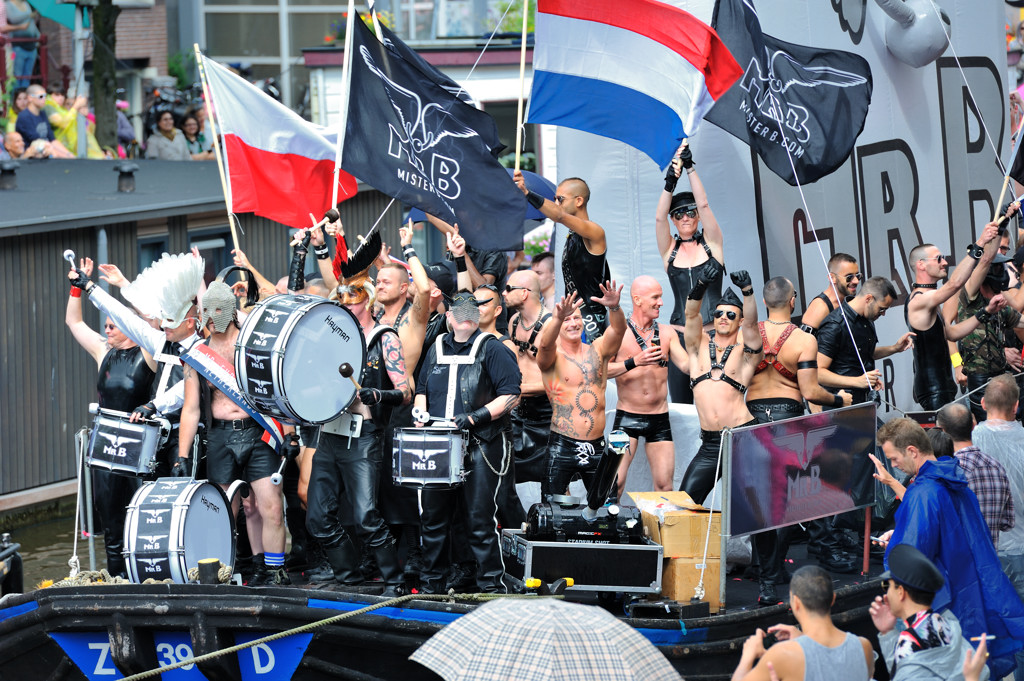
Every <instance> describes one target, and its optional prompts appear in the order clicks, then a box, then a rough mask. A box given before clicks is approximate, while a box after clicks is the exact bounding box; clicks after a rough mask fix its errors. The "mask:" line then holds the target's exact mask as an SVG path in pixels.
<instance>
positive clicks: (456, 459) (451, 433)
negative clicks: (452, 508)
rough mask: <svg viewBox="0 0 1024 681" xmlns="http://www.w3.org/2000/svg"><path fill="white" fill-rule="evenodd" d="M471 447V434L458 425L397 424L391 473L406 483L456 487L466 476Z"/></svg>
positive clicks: (397, 480) (421, 486)
mask: <svg viewBox="0 0 1024 681" xmlns="http://www.w3.org/2000/svg"><path fill="white" fill-rule="evenodd" d="M468 450H469V438H468V436H467V435H466V433H465V432H463V431H461V430H458V429H456V428H437V427H434V428H397V429H395V438H394V445H393V448H392V451H391V464H392V467H391V477H392V478H393V479H394V481H395V484H396V485H400V486H402V487H417V488H420V489H427V488H448V487H456V486H458V485H461V484H462V482H463V480H465V477H466V474H465V470H464V469H465V459H466V452H467V451H468Z"/></svg>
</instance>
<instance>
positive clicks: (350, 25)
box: [331, 0, 361, 208]
mask: <svg viewBox="0 0 1024 681" xmlns="http://www.w3.org/2000/svg"><path fill="white" fill-rule="evenodd" d="M355 16H356V3H355V0H348V21H347V22H346V24H345V61H344V63H343V65H342V67H341V81H342V88H341V123H340V124H339V126H338V146H337V148H336V151H335V153H334V186H333V187H332V188H331V208H337V207H338V179H339V177H340V176H341V157H342V154H344V153H345V128H347V127H348V100H349V94H350V90H351V88H352V32H353V31H354V30H355ZM360 21H361V20H360Z"/></svg>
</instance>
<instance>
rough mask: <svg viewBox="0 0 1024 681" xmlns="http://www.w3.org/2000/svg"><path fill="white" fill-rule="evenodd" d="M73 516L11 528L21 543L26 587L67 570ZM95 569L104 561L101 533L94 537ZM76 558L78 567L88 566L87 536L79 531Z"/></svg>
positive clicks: (13, 537) (61, 575)
mask: <svg viewBox="0 0 1024 681" xmlns="http://www.w3.org/2000/svg"><path fill="white" fill-rule="evenodd" d="M74 525H75V519H74V517H73V516H69V517H67V518H59V519H57V520H50V521H47V522H45V523H39V524H38V525H32V526H30V527H23V528H20V529H17V530H14V531H12V532H11V533H10V534H11V540H12V541H14V542H16V543H18V544H21V550H20V551H19V553H20V554H21V558H22V561H23V566H24V571H25V577H24V579H25V591H33V590H35V589H36V587H37V586H38V585H39V583H40V582H42V581H43V580H46V579H51V580H53V581H55V582H56V581H58V580H60V579H63V578H64V577H67V576H68V575H69V574H70V571H71V568H70V567H69V566H68V559H69V558H71V556H72V555H73V553H74V538H75V536H74ZM94 552H95V555H96V569H100V568H104V567H106V565H107V561H106V554H105V553H104V552H103V535H99V536H97V537H96V538H95V549H94ZM78 561H79V565H80V569H82V570H88V569H89V540H88V538H86V537H84V536H81V534H80V535H79V538H78Z"/></svg>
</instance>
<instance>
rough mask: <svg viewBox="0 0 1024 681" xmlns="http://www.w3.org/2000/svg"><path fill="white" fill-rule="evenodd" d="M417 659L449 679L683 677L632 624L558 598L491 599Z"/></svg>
mask: <svg viewBox="0 0 1024 681" xmlns="http://www.w3.org/2000/svg"><path fill="white" fill-rule="evenodd" d="M411 659H412V660H414V661H415V662H419V663H420V664H422V665H423V666H425V667H427V668H428V669H430V670H431V671H433V672H435V673H436V674H438V675H440V676H441V678H443V679H445V681H508V679H516V681H549V680H550V681H602V680H605V679H606V680H607V681H632V680H635V681H651V680H652V679H658V680H659V681H672V680H673V679H679V680H680V681H681V677H680V676H679V674H678V673H677V672H676V671H675V669H673V668H672V665H671V664H669V662H668V660H667V659H666V658H665V656H664V655H662V654H661V653H660V652H659V651H658V649H657V648H655V647H654V645H653V644H652V643H651V642H650V641H648V640H647V639H646V638H644V636H643V634H641V633H640V632H638V631H636V630H635V629H633V628H632V627H630V626H629V625H628V624H625V623H624V622H620V621H619V620H617V619H615V617H613V616H612V615H611V614H610V613H608V612H607V611H606V610H603V609H601V608H598V607H595V606H591V605H580V604H578V603H568V602H566V601H562V600H558V599H553V598H507V599H497V600H494V601H491V602H489V603H487V604H486V605H483V606H481V607H479V608H477V609H476V610H474V611H473V612H471V613H470V614H468V615H464V616H462V617H460V618H459V619H457V620H455V621H454V622H452V623H451V624H449V625H448V626H446V627H445V628H444V629H442V630H441V631H439V632H437V633H436V634H434V635H433V636H431V637H430V639H428V640H427V642H426V643H424V644H423V645H422V646H420V647H419V649H418V650H417V651H416V652H414V653H413V654H412V656H411Z"/></svg>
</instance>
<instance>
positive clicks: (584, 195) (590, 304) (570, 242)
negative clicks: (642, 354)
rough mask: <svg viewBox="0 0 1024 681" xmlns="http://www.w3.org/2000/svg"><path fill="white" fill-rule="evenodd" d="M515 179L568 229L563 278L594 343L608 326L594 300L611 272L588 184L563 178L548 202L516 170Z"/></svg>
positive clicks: (532, 199) (535, 204)
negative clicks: (591, 210)
mask: <svg viewBox="0 0 1024 681" xmlns="http://www.w3.org/2000/svg"><path fill="white" fill-rule="evenodd" d="M514 178H515V181H516V184H518V185H519V188H520V189H522V191H523V193H524V194H526V200H527V201H528V202H529V203H530V205H531V206H533V207H534V208H536V209H537V210H539V211H540V212H541V213H544V215H545V216H546V217H548V218H550V219H551V220H552V221H554V222H558V223H560V224H563V225H565V226H566V227H568V228H569V236H567V237H566V239H565V247H564V249H563V250H562V279H563V282H564V284H565V293H566V295H569V294H571V293H573V292H577V293H579V302H580V305H581V306H582V307H581V314H582V315H583V332H584V333H585V334H586V339H587V342H588V343H593V342H594V341H595V340H597V339H598V338H599V337H600V336H601V334H602V333H604V331H605V328H606V327H607V326H608V315H607V313H606V311H605V309H604V308H603V307H601V305H600V304H598V303H596V302H595V301H596V300H598V299H600V298H602V297H603V296H604V293H605V292H604V291H603V290H602V286H603V284H604V282H605V281H607V280H609V279H610V278H611V274H610V273H609V270H608V263H607V262H605V255H606V253H607V250H608V244H607V242H606V240H605V234H604V229H603V228H602V227H601V225H599V224H597V223H596V222H593V221H592V220H591V219H590V216H589V214H588V213H587V204H588V203H590V187H588V186H587V183H586V182H584V181H583V180H581V179H580V178H578V177H570V178H568V179H565V180H562V182H561V183H560V184H559V185H558V187H557V188H556V189H555V200H554V201H549V200H547V199H545V198H544V197H543V196H541V195H540V194H537V193H535V192H532V191H530V190H529V189H527V188H526V180H525V179H524V178H523V174H522V173H521V172H519V171H516V172H515V175H514ZM613 354H614V353H613Z"/></svg>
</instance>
